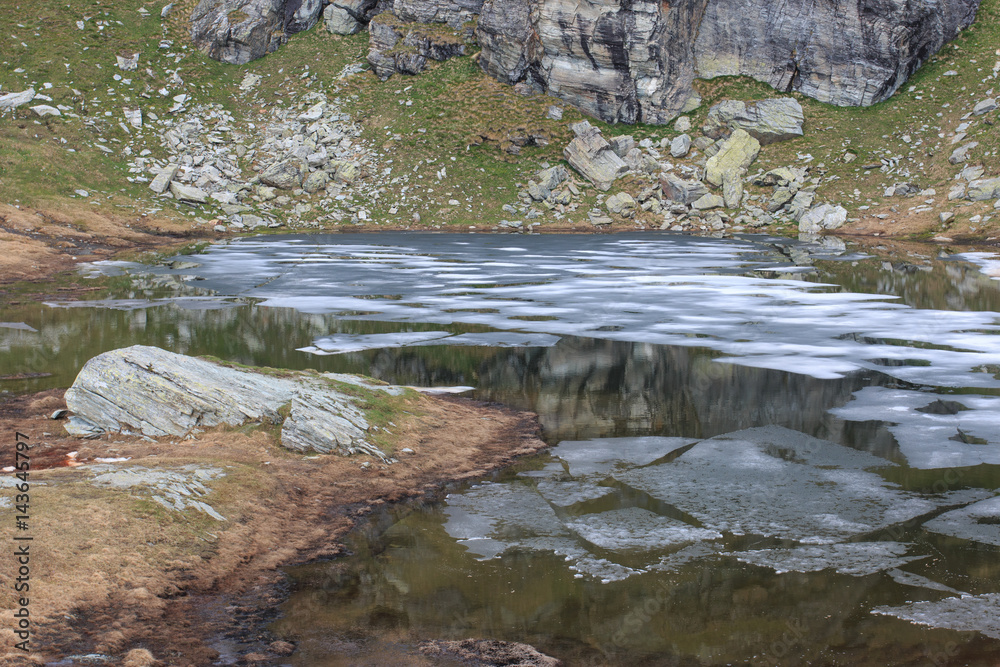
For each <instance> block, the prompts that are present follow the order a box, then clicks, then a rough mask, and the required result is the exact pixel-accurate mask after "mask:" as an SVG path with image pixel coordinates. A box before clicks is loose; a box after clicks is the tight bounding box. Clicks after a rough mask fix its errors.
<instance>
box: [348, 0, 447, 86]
mask: <svg viewBox="0 0 1000 667" xmlns="http://www.w3.org/2000/svg"><path fill="white" fill-rule="evenodd" d="M368 34H369V40H368V49H369V50H368V62H369V64H371V66H372V69H373V70H375V73H376V74H377V75H378V76H379V78H381V79H382V80H385V79H388V78H389V77H390V76H392V75H393V74H394V73H396V72H399V73H400V74H419V73H420V72H422V71H423V69H424V67H426V66H427V60H428V59H431V60H447V59H448V58H454V57H455V56H461V55H465V53H466V43H465V39H464V38H463V37H462V35H460V34H459V33H458V32H449V31H448V30H447V29H443V28H441V27H440V26H430V25H425V24H419V23H403V22H401V21H399V19H397V18H396V17H395V16H393V15H392V14H390V13H389V12H383V13H381V14H379V15H378V16H376V17H375V18H374V19H372V21H371V23H369V24H368Z"/></svg>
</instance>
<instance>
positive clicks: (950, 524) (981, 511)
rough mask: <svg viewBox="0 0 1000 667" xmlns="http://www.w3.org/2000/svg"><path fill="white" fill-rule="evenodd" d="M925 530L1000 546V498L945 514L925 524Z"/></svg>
mask: <svg viewBox="0 0 1000 667" xmlns="http://www.w3.org/2000/svg"><path fill="white" fill-rule="evenodd" d="M924 528H926V529H927V530H929V531H931V532H933V533H940V534H942V535H950V536H952V537H958V538H961V539H963V540H970V541H972V542H979V543H980V544H992V545H995V546H1000V497H997V498H990V499H989V500H983V501H981V502H978V503H973V504H971V505H966V506H965V507H962V508H960V509H957V510H952V511H950V512H945V513H944V514H941V515H939V516H937V517H935V518H933V519H931V520H930V521H928V522H927V523H925V524H924Z"/></svg>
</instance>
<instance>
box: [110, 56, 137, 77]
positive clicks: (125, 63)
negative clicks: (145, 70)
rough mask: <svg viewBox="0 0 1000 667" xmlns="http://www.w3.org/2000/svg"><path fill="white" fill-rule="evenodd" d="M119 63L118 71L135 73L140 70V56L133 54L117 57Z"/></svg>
mask: <svg viewBox="0 0 1000 667" xmlns="http://www.w3.org/2000/svg"><path fill="white" fill-rule="evenodd" d="M115 59H116V60H117V61H118V69H120V70H122V71H125V72H134V71H135V70H136V69H138V68H139V54H138V53H132V54H130V55H127V56H115Z"/></svg>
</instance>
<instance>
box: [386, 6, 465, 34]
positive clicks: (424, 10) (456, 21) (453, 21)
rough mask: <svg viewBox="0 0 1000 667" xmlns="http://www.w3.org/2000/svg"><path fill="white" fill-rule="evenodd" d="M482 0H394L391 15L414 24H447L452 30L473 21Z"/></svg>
mask: <svg viewBox="0 0 1000 667" xmlns="http://www.w3.org/2000/svg"><path fill="white" fill-rule="evenodd" d="M482 8H483V0H395V1H394V2H393V3H392V13H393V14H395V15H396V16H398V17H399V18H401V19H403V20H404V21H411V22H414V23H447V24H448V25H450V26H451V27H452V28H461V27H462V26H463V24H465V23H467V22H469V21H472V20H473V19H475V17H476V15H478V14H479V12H480V11H481V10H482Z"/></svg>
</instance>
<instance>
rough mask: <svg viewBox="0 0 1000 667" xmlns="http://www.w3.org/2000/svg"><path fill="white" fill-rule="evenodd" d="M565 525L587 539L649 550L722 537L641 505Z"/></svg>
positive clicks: (607, 545)
mask: <svg viewBox="0 0 1000 667" xmlns="http://www.w3.org/2000/svg"><path fill="white" fill-rule="evenodd" d="M566 527H567V528H569V529H570V530H572V531H573V532H575V533H576V534H577V535H579V536H580V537H581V538H583V539H584V540H586V541H587V542H589V543H591V544H593V545H596V546H598V547H600V548H602V549H611V550H614V551H628V550H640V551H648V550H651V549H662V548H664V547H670V546H675V545H679V544H689V543H691V542H700V541H703V540H714V539H718V538H720V537H722V533H719V532H717V531H714V530H706V529H704V528H695V527H694V526H691V525H689V524H686V523H683V522H681V521H677V520H676V519H670V518H668V517H664V516H660V515H658V514H654V513H653V512H650V511H648V510H644V509H641V508H639V507H626V508H624V509H620V510H611V511H608V512H601V513H599V514H588V515H586V516H581V517H577V518H575V519H571V520H568V521H566Z"/></svg>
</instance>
